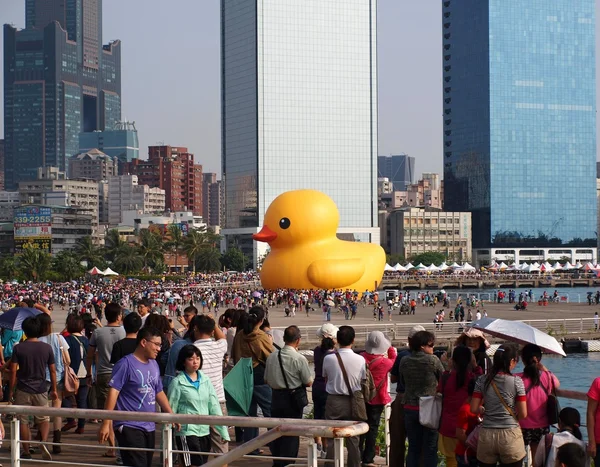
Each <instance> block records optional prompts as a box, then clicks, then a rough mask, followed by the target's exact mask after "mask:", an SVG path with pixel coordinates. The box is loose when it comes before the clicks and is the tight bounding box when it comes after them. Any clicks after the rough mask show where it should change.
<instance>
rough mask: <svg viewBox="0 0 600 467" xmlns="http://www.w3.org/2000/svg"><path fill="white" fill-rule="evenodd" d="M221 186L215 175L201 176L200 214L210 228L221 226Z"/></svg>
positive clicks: (206, 174)
mask: <svg viewBox="0 0 600 467" xmlns="http://www.w3.org/2000/svg"><path fill="white" fill-rule="evenodd" d="M222 188H223V185H222V183H221V180H217V174H216V173H210V172H209V173H205V174H202V212H203V217H204V220H205V221H206V223H207V224H208V225H209V226H210V227H215V226H220V225H221V214H222V203H221V200H222V198H223V194H222Z"/></svg>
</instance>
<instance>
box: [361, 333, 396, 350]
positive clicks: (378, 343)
mask: <svg viewBox="0 0 600 467" xmlns="http://www.w3.org/2000/svg"><path fill="white" fill-rule="evenodd" d="M391 345H392V344H391V343H390V341H389V340H387V338H386V337H385V336H384V334H383V333H382V332H381V331H371V332H370V333H369V337H367V342H366V344H365V350H366V351H367V353H370V354H373V355H380V354H384V353H386V352H387V351H388V349H389V348H390V347H391Z"/></svg>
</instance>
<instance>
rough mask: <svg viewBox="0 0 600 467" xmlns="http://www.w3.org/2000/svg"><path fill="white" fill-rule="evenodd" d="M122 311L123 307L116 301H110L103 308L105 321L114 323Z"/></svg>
mask: <svg viewBox="0 0 600 467" xmlns="http://www.w3.org/2000/svg"><path fill="white" fill-rule="evenodd" d="M122 313H123V308H121V305H119V304H118V303H114V302H111V303H109V304H108V305H106V308H105V309H104V314H105V315H106V321H107V322H109V323H114V322H116V321H118V320H119V316H121V314H122Z"/></svg>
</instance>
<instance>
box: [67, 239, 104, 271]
mask: <svg viewBox="0 0 600 467" xmlns="http://www.w3.org/2000/svg"><path fill="white" fill-rule="evenodd" d="M74 251H75V254H76V255H77V256H78V257H79V261H86V262H87V266H88V267H90V268H91V267H93V266H96V267H99V268H100V267H101V266H103V265H104V258H103V257H102V250H100V248H98V247H97V246H96V245H94V243H93V242H92V237H90V236H87V237H83V238H81V239H80V240H79V241H78V242H77V244H76V245H75V248H74Z"/></svg>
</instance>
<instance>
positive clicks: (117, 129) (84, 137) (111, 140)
mask: <svg viewBox="0 0 600 467" xmlns="http://www.w3.org/2000/svg"><path fill="white" fill-rule="evenodd" d="M92 149H100V150H101V151H102V152H103V153H105V154H107V155H109V156H110V157H116V158H117V159H118V160H119V162H131V161H132V160H134V159H139V158H140V142H139V138H138V132H137V129H136V128H135V122H133V123H130V122H118V123H117V124H116V125H115V126H114V128H112V129H110V130H109V129H107V130H105V131H92V132H88V133H81V134H80V135H79V152H87V151H91V150H92Z"/></svg>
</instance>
